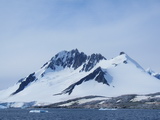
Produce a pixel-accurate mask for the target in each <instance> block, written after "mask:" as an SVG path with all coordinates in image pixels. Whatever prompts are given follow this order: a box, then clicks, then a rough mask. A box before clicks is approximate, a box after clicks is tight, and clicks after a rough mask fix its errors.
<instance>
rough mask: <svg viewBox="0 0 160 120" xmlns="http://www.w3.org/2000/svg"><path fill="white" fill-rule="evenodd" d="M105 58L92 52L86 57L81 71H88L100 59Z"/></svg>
mask: <svg viewBox="0 0 160 120" xmlns="http://www.w3.org/2000/svg"><path fill="white" fill-rule="evenodd" d="M103 59H104V60H106V58H105V57H103V56H102V55H101V54H92V55H91V56H89V57H88V62H87V63H85V64H84V65H83V68H82V71H85V72H87V71H90V70H91V69H92V68H93V67H94V66H95V65H96V64H97V63H98V62H99V61H100V60H103Z"/></svg>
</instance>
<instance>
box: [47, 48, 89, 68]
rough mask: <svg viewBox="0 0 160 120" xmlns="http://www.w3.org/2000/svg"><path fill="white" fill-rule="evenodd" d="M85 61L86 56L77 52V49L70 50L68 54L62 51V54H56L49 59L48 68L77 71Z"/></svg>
mask: <svg viewBox="0 0 160 120" xmlns="http://www.w3.org/2000/svg"><path fill="white" fill-rule="evenodd" d="M86 59H87V55H85V54H84V53H83V52H81V53H80V52H79V51H78V50H77V49H75V50H72V51H70V52H67V51H64V52H63V53H58V54H56V55H55V57H53V58H52V59H51V62H50V64H49V65H48V68H51V69H53V70H56V67H57V66H61V67H63V68H65V67H72V68H74V69H77V68H78V67H79V66H81V65H82V64H83V63H84V62H85V61H86Z"/></svg>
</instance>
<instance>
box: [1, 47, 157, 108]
mask: <svg viewBox="0 0 160 120" xmlns="http://www.w3.org/2000/svg"><path fill="white" fill-rule="evenodd" d="M159 88H160V80H159V79H157V78H155V77H153V76H152V75H150V74H148V72H146V71H145V70H144V69H143V68H142V67H141V66H140V65H139V64H138V63H137V62H136V61H135V60H133V59H132V58H130V57H129V56H128V55H127V54H125V53H124V52H121V53H120V54H119V55H118V56H117V57H115V58H112V59H106V58H105V57H104V56H102V55H101V54H91V55H86V54H85V53H83V52H79V51H78V50H77V49H74V50H71V51H62V52H59V53H58V54H56V55H55V56H54V57H52V58H51V59H50V60H49V61H48V62H46V63H45V64H44V65H43V66H42V67H41V68H40V69H39V70H38V71H36V72H34V73H31V74H30V75H28V76H27V77H25V78H22V79H21V80H19V81H18V82H17V83H16V84H15V85H14V86H12V87H10V88H8V89H6V90H2V91H0V102H1V103H3V104H4V103H5V104H7V103H8V104H10V105H12V106H14V107H15V106H24V105H26V104H29V105H31V106H33V105H38V106H39V105H40V106H41V105H42V106H43V105H48V104H53V103H58V102H63V101H67V100H70V99H76V98H79V97H85V96H104V97H117V96H120V95H126V94H149V93H156V92H160V90H159ZM97 99H98V98H97ZM100 99H101V98H100ZM13 104H14V105H13Z"/></svg>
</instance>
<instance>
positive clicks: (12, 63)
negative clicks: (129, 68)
mask: <svg viewBox="0 0 160 120" xmlns="http://www.w3.org/2000/svg"><path fill="white" fill-rule="evenodd" d="M75 48H77V49H79V51H83V52H85V53H86V54H88V55H89V54H91V53H101V54H102V55H103V56H105V57H106V58H107V59H110V58H112V57H115V56H117V55H118V54H119V53H120V52H121V51H125V52H126V53H127V54H128V55H129V56H130V57H132V58H133V59H134V60H136V61H137V62H138V63H139V64H141V66H143V67H144V68H145V69H146V68H148V67H151V68H152V69H153V70H155V71H157V72H160V55H159V52H160V0H0V67H1V68H0V89H4V88H7V87H9V86H11V85H13V84H14V83H16V82H17V81H18V80H19V79H21V78H23V77H25V76H28V75H29V74H30V73H32V72H34V71H36V70H38V69H39V68H40V67H41V66H42V65H43V64H44V63H45V62H47V61H48V60H50V58H51V57H53V56H54V55H55V54H56V53H57V52H60V51H62V50H72V49H75Z"/></svg>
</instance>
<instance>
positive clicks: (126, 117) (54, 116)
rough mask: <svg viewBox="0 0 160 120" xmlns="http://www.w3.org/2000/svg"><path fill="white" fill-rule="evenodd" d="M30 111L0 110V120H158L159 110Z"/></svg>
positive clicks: (159, 117) (159, 119) (159, 116)
mask: <svg viewBox="0 0 160 120" xmlns="http://www.w3.org/2000/svg"><path fill="white" fill-rule="evenodd" d="M30 110H31V109H0V120H160V110H136V109H118V110H97V109H43V110H47V111H48V112H47V113H29V111H30Z"/></svg>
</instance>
